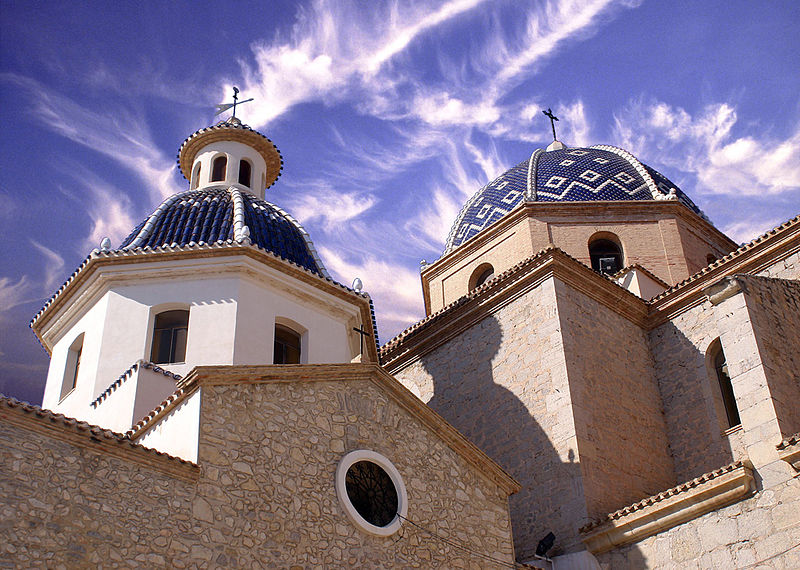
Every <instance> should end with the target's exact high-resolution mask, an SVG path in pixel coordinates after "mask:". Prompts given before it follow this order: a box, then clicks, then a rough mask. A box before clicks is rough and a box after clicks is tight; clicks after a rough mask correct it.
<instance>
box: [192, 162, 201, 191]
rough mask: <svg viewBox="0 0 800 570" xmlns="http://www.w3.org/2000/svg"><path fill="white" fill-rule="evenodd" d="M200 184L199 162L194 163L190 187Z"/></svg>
mask: <svg viewBox="0 0 800 570" xmlns="http://www.w3.org/2000/svg"><path fill="white" fill-rule="evenodd" d="M199 184H200V162H198V163H197V164H195V165H194V171H193V172H192V188H197V186H198V185H199Z"/></svg>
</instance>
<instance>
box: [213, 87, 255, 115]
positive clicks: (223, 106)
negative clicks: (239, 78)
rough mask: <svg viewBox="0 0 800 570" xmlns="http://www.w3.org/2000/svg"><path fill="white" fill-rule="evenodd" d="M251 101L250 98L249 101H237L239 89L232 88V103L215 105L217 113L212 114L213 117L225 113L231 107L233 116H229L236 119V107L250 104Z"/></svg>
mask: <svg viewBox="0 0 800 570" xmlns="http://www.w3.org/2000/svg"><path fill="white" fill-rule="evenodd" d="M252 100H253V99H252V97H251V98H250V99H245V100H244V101H239V88H238V87H234V88H233V103H221V104H219V105H217V112H216V113H214V116H215V117H216V116H217V115H219V114H220V113H224V112H225V111H227V110H228V109H230V108H231V107H233V115H231V117H233V118H236V105H242V104H243V103H248V102H250V101H252Z"/></svg>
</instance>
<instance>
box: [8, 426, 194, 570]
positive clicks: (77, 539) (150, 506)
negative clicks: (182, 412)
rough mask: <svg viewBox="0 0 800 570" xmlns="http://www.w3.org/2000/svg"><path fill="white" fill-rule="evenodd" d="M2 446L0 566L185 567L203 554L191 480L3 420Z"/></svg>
mask: <svg viewBox="0 0 800 570" xmlns="http://www.w3.org/2000/svg"><path fill="white" fill-rule="evenodd" d="M32 421H37V420H32ZM39 421H40V420H39ZM87 438H88V436H87ZM0 449H2V450H3V451H2V453H0V534H2V536H3V540H2V543H0V553H2V556H0V567H9V568H14V567H16V568H31V567H40V568H41V567H47V568H78V567H81V568H85V567H90V566H99V565H105V566H121V567H129V568H134V567H146V566H148V567H164V566H165V565H168V564H169V565H174V566H175V567H178V568H182V567H185V566H186V564H185V563H184V562H182V561H183V560H185V559H186V558H187V557H188V556H189V555H190V554H191V553H192V552H193V549H194V548H203V549H204V550H206V546H204V545H201V543H200V541H199V540H198V537H197V536H196V534H195V525H194V521H193V520H192V515H191V502H192V497H193V496H194V494H195V489H194V485H193V484H191V483H189V482H186V481H184V480H181V479H176V478H173V477H170V476H168V475H164V474H162V473H159V472H158V471H152V470H149V469H144V468H142V467H141V466H140V465H138V464H136V463H131V462H128V461H124V460H121V459H118V458H116V457H111V456H109V455H106V454H103V453H98V452H95V451H93V450H90V449H85V448H82V447H78V446H75V445H73V444H70V443H66V442H63V441H60V440H57V439H52V438H49V437H46V436H43V435H41V434H39V433H36V432H31V431H28V430H25V429H21V428H19V427H16V426H13V425H8V424H5V423H0Z"/></svg>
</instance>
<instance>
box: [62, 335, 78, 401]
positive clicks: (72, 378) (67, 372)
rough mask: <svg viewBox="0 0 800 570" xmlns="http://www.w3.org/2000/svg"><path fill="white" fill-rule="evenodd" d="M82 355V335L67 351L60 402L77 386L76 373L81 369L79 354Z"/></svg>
mask: <svg viewBox="0 0 800 570" xmlns="http://www.w3.org/2000/svg"><path fill="white" fill-rule="evenodd" d="M82 353H83V333H81V334H80V335H79V336H78V338H76V339H75V340H74V341H72V344H71V345H70V347H69V350H68V351H67V365H66V367H65V368H64V380H63V382H62V383H61V398H60V399H61V400H63V399H64V398H65V397H66V396H67V394H69V393H70V392H72V391H73V390H74V389H75V386H77V385H78V373H79V372H80V369H81V354H82Z"/></svg>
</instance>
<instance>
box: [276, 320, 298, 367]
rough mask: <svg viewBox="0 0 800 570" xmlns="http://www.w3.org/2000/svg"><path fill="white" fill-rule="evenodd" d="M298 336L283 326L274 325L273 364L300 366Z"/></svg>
mask: <svg viewBox="0 0 800 570" xmlns="http://www.w3.org/2000/svg"><path fill="white" fill-rule="evenodd" d="M300 340H301V336H300V334H298V333H296V332H295V331H293V330H292V329H290V328H289V327H287V326H284V325H275V349H274V351H273V358H272V363H273V364H300Z"/></svg>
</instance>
